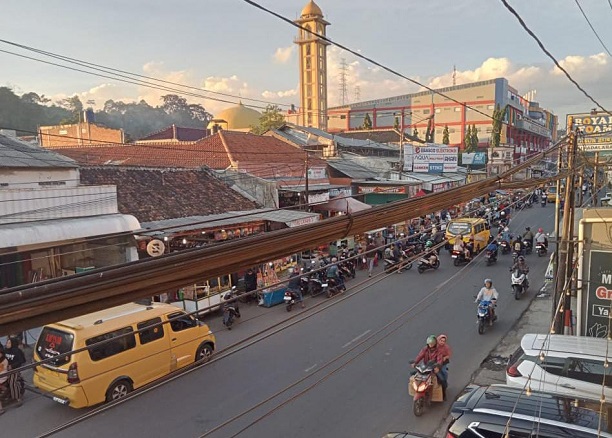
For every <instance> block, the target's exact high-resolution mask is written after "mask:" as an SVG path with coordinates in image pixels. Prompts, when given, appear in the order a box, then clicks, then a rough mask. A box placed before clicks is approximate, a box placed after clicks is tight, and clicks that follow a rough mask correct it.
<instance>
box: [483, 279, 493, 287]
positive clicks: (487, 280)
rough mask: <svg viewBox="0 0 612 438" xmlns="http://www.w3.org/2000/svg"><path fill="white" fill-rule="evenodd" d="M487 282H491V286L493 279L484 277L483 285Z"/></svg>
mask: <svg viewBox="0 0 612 438" xmlns="http://www.w3.org/2000/svg"><path fill="white" fill-rule="evenodd" d="M487 283H491V286H493V280H491V279H490V278H485V281H484V285H485V286H486V285H487Z"/></svg>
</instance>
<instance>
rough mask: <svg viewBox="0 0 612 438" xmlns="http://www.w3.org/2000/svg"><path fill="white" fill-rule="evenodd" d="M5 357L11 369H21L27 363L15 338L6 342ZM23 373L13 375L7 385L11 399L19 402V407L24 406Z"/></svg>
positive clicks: (9, 377)
mask: <svg viewBox="0 0 612 438" xmlns="http://www.w3.org/2000/svg"><path fill="white" fill-rule="evenodd" d="M4 355H5V356H6V359H7V360H8V363H9V369H11V370H16V369H18V368H21V367H22V366H23V365H25V363H26V358H25V355H24V354H23V351H22V350H21V348H19V340H18V339H17V338H15V337H10V338H8V340H7V341H6V348H5V349H4ZM21 381H22V377H21V373H19V372H17V373H13V374H11V375H10V376H8V380H7V384H8V386H9V389H10V391H11V398H12V399H13V400H15V401H16V402H17V406H21V405H22V404H23V400H22V398H23V397H22V395H21V389H22V386H21Z"/></svg>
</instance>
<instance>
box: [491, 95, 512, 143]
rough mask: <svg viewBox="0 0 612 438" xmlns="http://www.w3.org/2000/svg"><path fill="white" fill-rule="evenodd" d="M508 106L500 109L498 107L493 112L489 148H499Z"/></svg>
mask: <svg viewBox="0 0 612 438" xmlns="http://www.w3.org/2000/svg"><path fill="white" fill-rule="evenodd" d="M507 109H508V105H506V106H504V108H503V109H500V107H499V105H497V107H496V108H495V109H494V110H493V123H492V124H493V129H492V133H491V147H494V148H496V147H499V143H500V141H501V130H502V126H503V123H504V117H506V110H507Z"/></svg>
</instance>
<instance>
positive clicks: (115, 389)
mask: <svg viewBox="0 0 612 438" xmlns="http://www.w3.org/2000/svg"><path fill="white" fill-rule="evenodd" d="M130 392H132V384H131V383H130V382H129V381H128V380H126V379H122V380H118V381H116V382H115V383H113V384H112V385H111V386H110V387H109V388H108V390H107V391H106V401H107V402H112V401H115V400H119V399H121V398H123V397H126V396H127V395H128V394H129V393H130Z"/></svg>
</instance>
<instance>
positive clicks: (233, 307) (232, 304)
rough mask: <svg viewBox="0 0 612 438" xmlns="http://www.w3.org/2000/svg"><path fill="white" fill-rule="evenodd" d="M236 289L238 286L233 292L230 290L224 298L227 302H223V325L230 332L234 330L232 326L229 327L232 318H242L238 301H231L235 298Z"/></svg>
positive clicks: (233, 288)
mask: <svg viewBox="0 0 612 438" xmlns="http://www.w3.org/2000/svg"><path fill="white" fill-rule="evenodd" d="M235 289H236V286H234V287H232V290H230V291H229V292H228V293H226V294H225V295H224V296H223V299H224V300H225V301H224V302H223V325H224V326H226V327H227V329H228V330H231V329H232V327H231V324H230V325H228V322H229V320H230V318H233V317H234V316H236V317H237V318H240V309H239V308H238V301H236V300H234V301H230V300H231V299H232V298H234V295H235V294H234V291H235ZM232 314H233V315H232Z"/></svg>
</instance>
